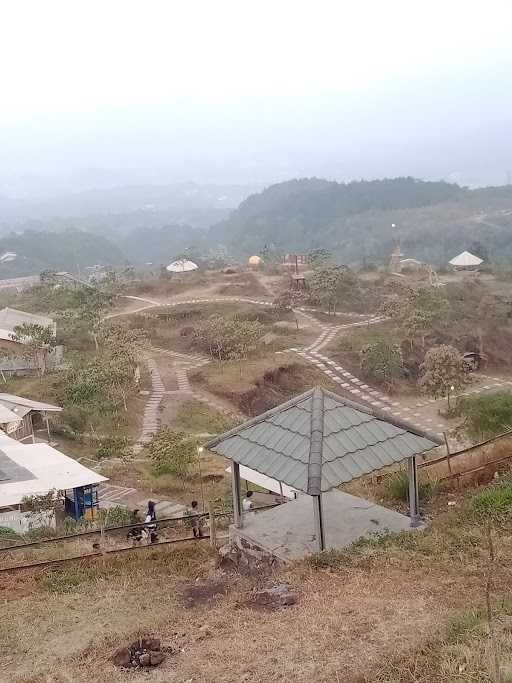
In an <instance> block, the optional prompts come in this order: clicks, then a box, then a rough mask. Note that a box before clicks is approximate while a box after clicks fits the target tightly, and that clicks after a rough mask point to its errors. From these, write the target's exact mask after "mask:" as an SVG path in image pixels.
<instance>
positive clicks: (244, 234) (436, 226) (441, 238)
mask: <svg viewBox="0 0 512 683" xmlns="http://www.w3.org/2000/svg"><path fill="white" fill-rule="evenodd" d="M508 206H510V207H511V208H512V188H510V187H507V188H487V189H485V190H467V189H465V188H461V187H459V186H458V185H454V184H450V183H446V182H427V181H421V180H416V179H414V178H394V179H385V180H373V181H359V182H351V183H347V184H344V183H337V182H330V181H326V180H319V179H317V178H312V179H301V180H292V181H289V182H285V183H280V184H277V185H273V186H271V187H269V188H267V189H266V190H264V191H263V192H261V193H260V194H256V195H252V196H250V197H248V198H247V199H246V200H245V201H244V202H242V204H241V205H240V206H239V208H238V209H237V210H236V211H233V213H232V214H231V216H230V217H229V219H227V220H225V221H222V222H221V223H218V224H217V225H215V226H213V227H212V228H211V230H210V235H209V237H210V241H211V242H213V243H220V244H225V245H226V246H227V247H228V248H229V249H230V250H232V251H233V252H235V253H238V254H240V255H242V254H248V253H249V252H251V253H258V252H259V251H260V250H261V249H262V248H263V247H265V246H267V247H270V248H272V247H275V249H276V251H293V250H298V251H304V250H308V249H312V248H315V247H326V248H329V249H331V250H332V251H333V252H334V253H335V255H336V256H337V257H338V258H339V259H341V260H342V261H344V262H354V261H362V260H376V261H379V260H383V259H387V258H388V256H389V252H390V249H391V248H392V245H393V243H394V241H395V240H396V239H397V238H399V239H400V240H401V244H402V248H403V250H404V249H405V250H406V252H407V255H408V256H415V257H416V258H420V259H429V260H432V261H433V262H436V263H441V262H443V261H444V259H445V258H446V256H449V255H450V254H451V255H452V256H453V255H454V254H452V251H453V249H454V248H456V246H455V244H454V240H456V241H457V242H462V243H464V244H463V246H462V247H461V249H459V251H461V250H462V248H467V246H468V245H467V244H466V242H471V241H474V240H475V239H478V238H479V235H480V232H479V231H480V230H481V227H482V226H481V225H480V224H477V223H476V222H475V221H474V220H473V219H472V217H473V216H474V215H476V214H478V213H485V211H487V210H492V211H495V210H496V209H497V208H502V207H508ZM393 224H395V225H396V227H392V225H393ZM501 237H502V236H501ZM464 245H465V246H464ZM510 251H511V253H512V244H511V247H510Z"/></svg>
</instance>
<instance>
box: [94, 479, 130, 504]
mask: <svg viewBox="0 0 512 683" xmlns="http://www.w3.org/2000/svg"><path fill="white" fill-rule="evenodd" d="M136 492H137V489H133V488H129V487H128V486H116V485H115V484H109V483H105V484H100V485H99V486H98V502H99V503H100V505H101V507H111V506H112V505H120V504H122V503H123V500H124V499H125V498H128V497H130V496H133V494H134V493H136Z"/></svg>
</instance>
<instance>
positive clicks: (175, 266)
mask: <svg viewBox="0 0 512 683" xmlns="http://www.w3.org/2000/svg"><path fill="white" fill-rule="evenodd" d="M166 270H168V271H169V272H170V273H189V272H191V271H192V270H197V264H196V263H194V262H193V261H188V260H187V259H184V258H182V259H178V260H177V261H173V262H172V263H169V265H168V266H167V268H166Z"/></svg>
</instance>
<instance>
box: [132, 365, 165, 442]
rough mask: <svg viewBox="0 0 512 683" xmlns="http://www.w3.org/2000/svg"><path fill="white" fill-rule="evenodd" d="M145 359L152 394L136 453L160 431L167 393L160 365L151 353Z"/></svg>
mask: <svg viewBox="0 0 512 683" xmlns="http://www.w3.org/2000/svg"><path fill="white" fill-rule="evenodd" d="M145 361H146V366H147V368H148V370H149V374H150V376H151V394H150V397H149V400H148V402H147V403H146V408H145V410H144V416H143V418H142V432H141V435H140V437H139V440H138V442H137V443H136V444H135V446H134V448H133V452H134V453H135V454H137V453H140V452H141V450H142V449H143V447H144V444H146V443H148V442H149V441H151V437H152V436H153V434H155V432H157V431H158V427H159V426H160V404H161V402H162V398H163V395H164V393H165V387H164V383H163V382H162V378H161V377H160V372H159V370H158V365H157V364H156V363H155V361H154V359H153V358H151V356H149V355H146V356H145Z"/></svg>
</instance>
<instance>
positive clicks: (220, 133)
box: [0, 0, 512, 200]
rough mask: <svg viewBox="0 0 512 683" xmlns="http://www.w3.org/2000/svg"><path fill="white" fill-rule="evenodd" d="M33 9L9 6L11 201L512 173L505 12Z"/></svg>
mask: <svg viewBox="0 0 512 683" xmlns="http://www.w3.org/2000/svg"><path fill="white" fill-rule="evenodd" d="M20 4H21V5H27V6H30V9H31V12H32V17H33V22H32V23H31V24H29V25H28V24H27V23H26V22H25V21H24V14H23V9H22V8H21V9H20V8H11V9H10V10H9V12H7V13H6V16H5V17H4V18H5V20H6V23H5V25H6V26H10V28H11V29H12V31H11V32H9V31H6V37H5V38H6V39H5V42H4V44H3V45H2V47H1V48H0V50H2V51H3V52H4V53H5V54H4V56H5V59H4V63H5V64H8V65H9V68H8V69H6V73H5V77H6V78H5V84H4V106H3V108H2V111H1V112H0V148H1V150H2V164H1V165H0V195H3V196H6V197H9V198H26V199H30V200H32V199H41V198H49V197H55V196H59V195H62V194H69V193H76V192H81V191H84V190H91V189H99V190H101V189H108V188H114V187H122V186H134V185H171V184H176V183H184V182H193V183H197V184H200V185H205V184H208V185H212V184H216V185H224V184H236V185H242V186H243V185H249V186H258V187H266V186H269V185H271V184H273V183H276V182H281V181H285V180H289V179H291V178H297V177H320V178H326V179H329V180H336V181H339V182H348V181H351V180H359V179H374V178H385V177H387V178H390V177H403V176H413V177H416V178H421V179H425V180H440V179H444V180H446V181H449V182H457V183H459V184H461V185H464V186H469V187H479V186H485V185H501V184H505V183H507V182H509V181H510V177H511V170H512V142H511V141H510V135H509V128H510V123H511V114H510V112H511V111H512V107H511V105H512V96H511V94H510V93H511V88H510V86H511V85H512V83H511V75H510V74H511V73H512V70H511V68H510V67H511V66H512V54H511V51H510V48H509V42H508V35H507V30H506V26H507V21H506V18H507V15H508V11H507V9H506V7H504V6H503V7H501V6H500V8H499V11H498V12H496V11H494V10H493V3H491V4H490V5H488V6H487V7H486V8H485V9H484V8H479V9H478V10H477V9H473V8H468V7H467V5H463V4H462V3H460V5H459V3H453V5H450V7H446V6H444V5H441V4H440V3H439V4H438V5H437V4H436V3H434V5H433V6H432V7H431V8H430V11H429V13H428V14H426V13H422V12H420V11H419V10H418V9H416V10H415V9H414V8H411V7H410V6H408V5H407V4H406V3H403V2H398V1H397V2H396V3H394V4H392V5H390V6H389V7H387V8H385V9H384V8H379V7H375V6H373V4H372V3H363V5H362V6H361V7H358V8H350V9H347V8H345V9H342V8H340V7H337V6H334V5H332V4H331V3H320V6H319V7H318V8H317V11H314V10H313V8H309V7H302V6H297V5H293V4H292V3H288V2H286V3H283V4H282V5H280V6H279V7H278V8H274V7H271V6H267V5H265V3H263V5H262V6H261V8H260V11H259V12H257V13H256V12H254V11H252V9H249V8H246V9H244V8H241V7H240V6H237V5H236V4H234V3H231V2H228V1H227V0H226V1H225V2H222V3H219V5H217V6H216V7H215V8H212V7H207V6H205V7H202V8H201V11H200V12H198V13H195V12H194V10H193V8H182V7H180V8H178V7H174V6H173V4H172V3H170V4H169V5H167V4H166V3H155V5H154V6H152V8H151V9H148V10H147V11H142V10H141V9H139V8H135V7H133V6H126V5H125V4H119V3H112V4H111V5H109V8H108V9H106V10H104V11H103V9H102V8H101V7H100V6H99V5H96V4H95V3H92V4H91V5H90V6H89V7H88V9H87V11H80V12H78V16H75V14H74V13H73V12H71V11H70V9H69V8H68V7H66V6H65V5H64V4H62V3H56V4H52V5H50V6H48V7H46V8H44V9H43V8H41V7H39V6H38V5H36V4H34V3H30V2H27V3H20ZM500 12H501V14H500ZM500 18H501V19H502V21H499V19H500ZM120 19H122V30H118V29H119V21H120ZM248 19H250V21H248ZM38 21H39V23H40V26H39V24H38ZM77 22H78V23H77ZM79 22H82V23H79ZM40 27H41V28H44V29H45V30H44V31H40V30H39V28H40ZM290 28H293V30H289V29H290ZM144 29H145V30H146V33H143V31H144ZM16 30H18V31H21V30H23V32H24V33H23V36H24V38H23V43H24V49H27V50H28V51H27V52H25V51H23V52H20V50H19V49H15V48H18V47H19V42H18V40H17V38H16V36H17V35H18V34H17V32H16ZM87 31H89V33H87ZM89 35H90V36H93V37H94V39H95V40H94V41H93V43H92V44H93V45H94V49H93V50H90V49H89V48H90V45H91V43H90V42H89V40H88V36H89ZM263 36H264V40H261V37H263ZM27 41H30V42H27ZM25 43H26V45H25Z"/></svg>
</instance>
